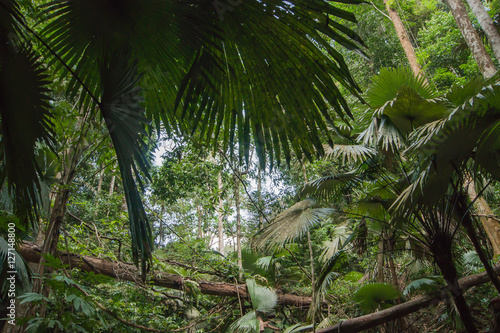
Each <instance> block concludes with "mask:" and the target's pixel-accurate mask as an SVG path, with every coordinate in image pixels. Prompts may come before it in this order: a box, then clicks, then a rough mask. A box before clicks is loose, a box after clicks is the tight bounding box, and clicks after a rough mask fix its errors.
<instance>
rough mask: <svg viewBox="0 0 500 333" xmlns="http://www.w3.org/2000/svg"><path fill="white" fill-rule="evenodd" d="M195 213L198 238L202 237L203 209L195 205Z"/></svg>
mask: <svg viewBox="0 0 500 333" xmlns="http://www.w3.org/2000/svg"><path fill="white" fill-rule="evenodd" d="M196 211H197V212H198V238H202V237H203V208H202V206H201V205H196Z"/></svg>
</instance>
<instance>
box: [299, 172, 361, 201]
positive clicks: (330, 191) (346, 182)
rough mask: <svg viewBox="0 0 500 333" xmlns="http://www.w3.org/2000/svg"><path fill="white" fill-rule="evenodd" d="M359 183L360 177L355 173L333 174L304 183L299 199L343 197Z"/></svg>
mask: <svg viewBox="0 0 500 333" xmlns="http://www.w3.org/2000/svg"><path fill="white" fill-rule="evenodd" d="M360 182H361V176H359V175H358V173H357V172H355V171H351V172H346V173H342V174H334V175H330V176H326V177H322V178H319V179H316V180H313V181H310V182H308V183H306V184H305V185H304V187H303V188H302V190H301V192H300V193H299V197H300V198H305V197H308V196H314V197H318V198H325V199H329V198H331V197H333V196H337V195H344V194H345V193H346V190H347V189H348V188H350V187H353V186H355V185H357V184H359V183H360Z"/></svg>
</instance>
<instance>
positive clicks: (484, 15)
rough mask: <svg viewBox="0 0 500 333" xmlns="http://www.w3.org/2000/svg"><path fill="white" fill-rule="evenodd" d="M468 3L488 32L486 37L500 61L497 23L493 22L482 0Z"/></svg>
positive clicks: (499, 36)
mask: <svg viewBox="0 0 500 333" xmlns="http://www.w3.org/2000/svg"><path fill="white" fill-rule="evenodd" d="M467 3H468V4H469V6H470V8H471V9H472V12H473V13H474V15H476V18H477V20H478V21H479V24H480V25H481V28H482V29H483V31H484V33H485V34H486V37H487V38H488V43H489V44H490V46H491V49H492V50H493V53H494V54H495V57H496V58H497V60H498V61H500V33H498V30H497V28H496V26H495V24H494V23H493V20H492V19H491V17H490V15H489V14H488V12H487V11H486V9H485V8H484V6H483V4H482V3H481V0H467Z"/></svg>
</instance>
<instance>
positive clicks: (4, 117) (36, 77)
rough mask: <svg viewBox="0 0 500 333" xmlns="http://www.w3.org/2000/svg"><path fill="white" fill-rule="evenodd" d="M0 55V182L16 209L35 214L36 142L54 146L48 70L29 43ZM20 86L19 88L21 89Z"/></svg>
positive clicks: (38, 193) (38, 174) (37, 182)
mask: <svg viewBox="0 0 500 333" xmlns="http://www.w3.org/2000/svg"><path fill="white" fill-rule="evenodd" d="M4 51H5V52H4V53H2V54H1V55H0V117H1V123H0V135H1V141H0V155H1V156H2V161H3V162H2V163H1V166H0V184H2V185H4V183H5V184H6V186H7V187H8V190H9V193H10V194H11V197H12V198H13V204H14V205H13V209H14V212H15V213H16V214H17V215H19V216H24V217H28V218H30V219H33V218H34V216H35V215H38V213H39V209H40V196H41V184H40V177H41V176H42V175H41V170H40V165H39V164H38V161H37V155H38V152H37V151H38V148H39V145H46V146H48V147H53V139H54V137H53V136H54V133H53V130H52V126H53V124H52V115H51V113H50V104H49V101H50V97H49V95H48V93H49V88H48V85H49V83H50V82H49V81H48V77H49V76H48V74H47V73H46V70H45V68H44V67H43V66H42V64H41V63H40V62H39V61H38V55H37V54H36V53H35V52H34V51H33V50H32V49H31V47H30V46H27V45H24V46H21V48H14V47H4ZM21 87H22V88H21Z"/></svg>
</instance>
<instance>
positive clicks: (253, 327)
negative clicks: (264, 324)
mask: <svg viewBox="0 0 500 333" xmlns="http://www.w3.org/2000/svg"><path fill="white" fill-rule="evenodd" d="M227 332H228V333H254V332H260V321H259V319H258V318H257V314H256V313H255V311H250V312H248V313H247V314H245V315H244V316H243V317H241V318H239V319H238V320H236V321H235V322H234V323H232V324H231V326H229V328H228V330H227Z"/></svg>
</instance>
